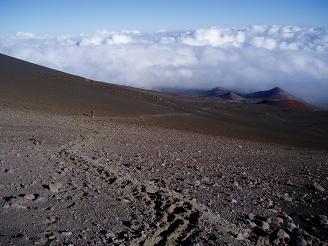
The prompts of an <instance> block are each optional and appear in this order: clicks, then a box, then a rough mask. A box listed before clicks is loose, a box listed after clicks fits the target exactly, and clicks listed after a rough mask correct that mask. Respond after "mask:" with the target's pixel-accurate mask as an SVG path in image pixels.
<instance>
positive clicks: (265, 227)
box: [261, 221, 270, 231]
mask: <svg viewBox="0 0 328 246" xmlns="http://www.w3.org/2000/svg"><path fill="white" fill-rule="evenodd" d="M261 228H262V229H263V230H264V231H268V230H270V225H269V224H268V223H267V222H265V221H262V223H261Z"/></svg>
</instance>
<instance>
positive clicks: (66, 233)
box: [61, 231, 72, 237]
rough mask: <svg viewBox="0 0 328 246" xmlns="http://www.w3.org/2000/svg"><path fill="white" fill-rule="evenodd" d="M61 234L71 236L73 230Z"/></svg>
mask: <svg viewBox="0 0 328 246" xmlns="http://www.w3.org/2000/svg"><path fill="white" fill-rule="evenodd" d="M61 234H62V235H63V236H65V237H69V236H71V235H72V232H71V231H62V232H61Z"/></svg>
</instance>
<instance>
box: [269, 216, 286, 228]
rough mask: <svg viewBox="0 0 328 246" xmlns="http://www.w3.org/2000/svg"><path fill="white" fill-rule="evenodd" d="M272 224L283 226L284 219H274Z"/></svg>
mask: <svg viewBox="0 0 328 246" xmlns="http://www.w3.org/2000/svg"><path fill="white" fill-rule="evenodd" d="M272 223H273V224H274V225H275V226H281V225H282V224H283V223H284V219H283V218H280V217H277V218H274V219H273V221H272Z"/></svg>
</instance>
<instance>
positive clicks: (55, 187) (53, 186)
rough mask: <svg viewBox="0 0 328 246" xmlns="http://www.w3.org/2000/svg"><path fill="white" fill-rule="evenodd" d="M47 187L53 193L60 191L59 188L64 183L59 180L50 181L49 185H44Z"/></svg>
mask: <svg viewBox="0 0 328 246" xmlns="http://www.w3.org/2000/svg"><path fill="white" fill-rule="evenodd" d="M43 187H45V188H46V189H48V190H50V191H51V192H53V193H57V192H59V189H60V188H61V187H62V184H61V183H59V182H56V183H50V184H48V185H43Z"/></svg>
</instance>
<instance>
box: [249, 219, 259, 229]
mask: <svg viewBox="0 0 328 246" xmlns="http://www.w3.org/2000/svg"><path fill="white" fill-rule="evenodd" d="M248 225H249V227H250V228H252V229H253V228H255V227H257V224H255V223H254V222H253V221H250V220H249V221H248Z"/></svg>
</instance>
